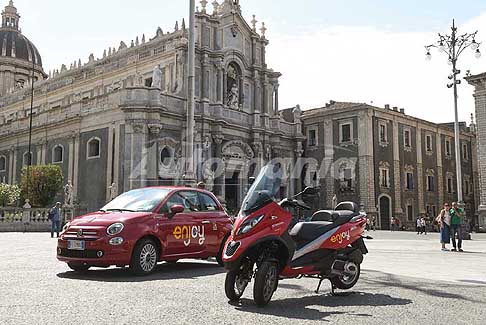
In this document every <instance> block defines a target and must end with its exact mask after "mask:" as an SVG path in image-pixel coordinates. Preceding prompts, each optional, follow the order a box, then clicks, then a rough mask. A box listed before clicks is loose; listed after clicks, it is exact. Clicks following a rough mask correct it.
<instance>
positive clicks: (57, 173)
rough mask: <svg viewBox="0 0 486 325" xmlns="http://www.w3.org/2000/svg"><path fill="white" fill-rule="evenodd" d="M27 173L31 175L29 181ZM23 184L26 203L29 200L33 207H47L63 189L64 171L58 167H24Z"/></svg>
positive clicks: (23, 196)
mask: <svg viewBox="0 0 486 325" xmlns="http://www.w3.org/2000/svg"><path fill="white" fill-rule="evenodd" d="M27 172H29V174H30V177H29V178H28V180H27ZM27 181H28V183H27ZM21 183H22V198H23V200H24V201H25V199H29V200H30V204H31V205H32V206H33V207H47V206H49V205H51V204H52V203H53V202H54V200H55V198H56V195H57V194H58V193H59V192H60V191H61V189H62V184H63V176H62V171H61V168H60V167H59V166H57V165H46V166H30V168H27V167H24V168H23V169H22V180H21Z"/></svg>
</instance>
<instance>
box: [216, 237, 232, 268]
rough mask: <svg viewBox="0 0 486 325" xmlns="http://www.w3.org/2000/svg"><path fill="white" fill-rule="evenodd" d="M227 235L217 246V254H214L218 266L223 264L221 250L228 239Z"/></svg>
mask: <svg viewBox="0 0 486 325" xmlns="http://www.w3.org/2000/svg"><path fill="white" fill-rule="evenodd" d="M228 237H229V235H227V236H225V237H224V239H223V241H222V242H221V246H219V251H218V255H216V262H218V264H219V266H224V262H223V250H224V245H225V244H226V241H227V240H228Z"/></svg>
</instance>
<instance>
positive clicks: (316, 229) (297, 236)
mask: <svg viewBox="0 0 486 325" xmlns="http://www.w3.org/2000/svg"><path fill="white" fill-rule="evenodd" d="M336 227H338V225H336V224H334V223H333V222H329V221H313V222H299V223H298V224H296V225H295V226H294V227H293V228H292V230H291V231H290V236H291V237H292V239H293V240H294V241H295V242H296V243H297V244H298V245H300V244H302V243H308V242H311V241H313V240H314V239H316V238H318V237H319V236H321V235H323V234H325V233H326V232H328V231H329V230H331V229H333V228H336Z"/></svg>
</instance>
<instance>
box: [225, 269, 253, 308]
mask: <svg viewBox="0 0 486 325" xmlns="http://www.w3.org/2000/svg"><path fill="white" fill-rule="evenodd" d="M248 283H249V281H248V280H247V279H245V278H244V277H243V274H242V272H241V270H236V271H229V272H228V273H226V280H225V282H224V291H225V293H226V297H228V299H229V300H230V301H237V300H239V299H240V298H241V296H242V295H243V293H244V292H245V289H246V286H247V285H248Z"/></svg>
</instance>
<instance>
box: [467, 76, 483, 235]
mask: <svg viewBox="0 0 486 325" xmlns="http://www.w3.org/2000/svg"><path fill="white" fill-rule="evenodd" d="M466 79H467V81H468V82H469V83H470V84H471V85H473V86H474V87H475V91H474V98H475V103H476V124H477V127H476V129H477V151H475V152H474V155H475V157H476V161H477V168H478V170H479V173H478V177H475V178H476V179H479V194H480V197H479V208H478V210H479V226H480V227H482V228H483V229H486V73H482V74H478V75H474V76H470V77H467V78H466Z"/></svg>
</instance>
